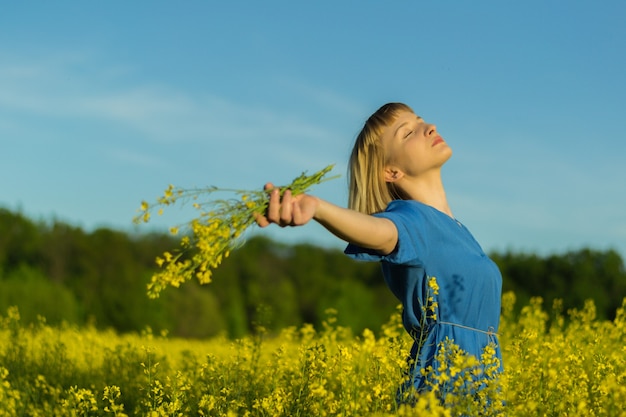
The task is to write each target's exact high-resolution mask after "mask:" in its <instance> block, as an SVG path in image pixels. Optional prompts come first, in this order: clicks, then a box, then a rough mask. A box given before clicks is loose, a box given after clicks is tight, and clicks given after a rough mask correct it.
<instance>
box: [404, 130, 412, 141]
mask: <svg viewBox="0 0 626 417" xmlns="http://www.w3.org/2000/svg"><path fill="white" fill-rule="evenodd" d="M412 134H413V130H409V131H408V132H407V134H406V135H404V139H406V138H408V137H409V136H411V135H412Z"/></svg>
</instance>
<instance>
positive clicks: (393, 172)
mask: <svg viewBox="0 0 626 417" xmlns="http://www.w3.org/2000/svg"><path fill="white" fill-rule="evenodd" d="M403 176H404V174H403V173H402V171H400V170H398V169H396V168H394V167H387V168H385V181H386V182H396V181H398V180H399V179H400V178H402V177H403Z"/></svg>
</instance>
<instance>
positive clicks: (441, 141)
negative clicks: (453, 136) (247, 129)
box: [431, 136, 443, 146]
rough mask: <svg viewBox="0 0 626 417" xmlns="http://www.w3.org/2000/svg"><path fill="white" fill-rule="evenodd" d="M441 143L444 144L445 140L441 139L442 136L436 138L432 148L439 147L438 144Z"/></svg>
mask: <svg viewBox="0 0 626 417" xmlns="http://www.w3.org/2000/svg"><path fill="white" fill-rule="evenodd" d="M440 143H443V139H442V137H441V136H437V137H436V138H435V140H433V144H432V145H431V146H435V145H438V144H440Z"/></svg>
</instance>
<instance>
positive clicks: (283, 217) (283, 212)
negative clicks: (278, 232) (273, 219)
mask: <svg viewBox="0 0 626 417" xmlns="http://www.w3.org/2000/svg"><path fill="white" fill-rule="evenodd" d="M279 214H280V222H279V224H280V225H281V226H287V225H290V224H291V223H292V222H293V200H292V198H291V191H290V190H286V191H285V192H284V193H283V199H282V202H281V204H280V213H279Z"/></svg>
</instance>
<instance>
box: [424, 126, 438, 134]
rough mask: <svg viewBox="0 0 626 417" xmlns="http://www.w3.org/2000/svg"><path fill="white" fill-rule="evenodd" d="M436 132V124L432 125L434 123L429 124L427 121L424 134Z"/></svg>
mask: <svg viewBox="0 0 626 417" xmlns="http://www.w3.org/2000/svg"><path fill="white" fill-rule="evenodd" d="M436 132H437V126H436V125H434V124H430V123H428V124H427V125H426V135H427V136H430V135H433V134H435V133H436Z"/></svg>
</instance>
